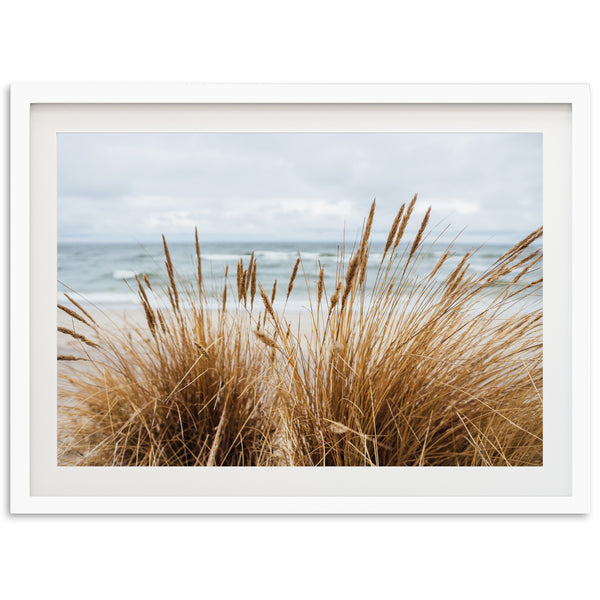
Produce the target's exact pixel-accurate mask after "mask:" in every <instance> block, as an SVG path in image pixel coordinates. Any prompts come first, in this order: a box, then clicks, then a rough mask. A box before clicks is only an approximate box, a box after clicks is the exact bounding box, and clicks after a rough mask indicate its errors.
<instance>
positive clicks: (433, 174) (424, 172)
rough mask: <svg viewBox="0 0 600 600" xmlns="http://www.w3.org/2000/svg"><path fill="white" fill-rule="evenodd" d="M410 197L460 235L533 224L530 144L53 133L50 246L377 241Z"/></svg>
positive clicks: (377, 136) (478, 138) (538, 200)
mask: <svg viewBox="0 0 600 600" xmlns="http://www.w3.org/2000/svg"><path fill="white" fill-rule="evenodd" d="M416 192H418V193H419V201H418V204H417V206H416V210H415V215H416V218H415V223H414V224H413V229H414V228H416V227H418V222H417V221H418V217H419V216H422V215H423V214H424V212H425V210H426V209H427V207H428V206H429V205H431V206H432V218H431V223H432V224H433V225H440V226H444V227H445V226H449V228H450V229H451V230H452V231H454V232H458V231H460V230H463V229H464V228H466V229H467V232H485V233H486V234H487V233H489V234H492V233H493V232H497V231H518V232H528V231H531V230H533V229H535V228H537V227H539V226H540V225H541V224H542V136H541V134H536V133H470V134H424V133H417V134H403V133H341V134H327V133H283V134H273V133H215V134H203V133H198V134H192V133H189V134H179V133H171V134H149V133H148V134H144V133H133V134H132V133H121V134H107V133H61V134H59V135H58V239H59V242H65V241H83V240H89V241H112V240H114V241H136V240H139V241H159V240H160V234H161V233H164V234H166V235H167V236H168V237H169V238H170V239H173V240H176V239H179V238H180V237H183V238H185V239H189V238H190V237H191V236H193V231H194V227H195V226H197V227H198V232H199V235H200V237H201V239H205V240H207V241H218V240H224V241H226V240H231V239H234V240H281V239H283V240H313V239H327V240H337V239H340V237H341V235H342V233H343V231H344V228H345V230H346V235H347V236H350V237H354V235H355V234H356V231H357V230H358V229H359V228H360V225H361V224H362V221H363V219H364V217H365V215H366V214H367V213H368V211H369V207H370V204H371V202H372V200H373V198H374V197H376V198H377V212H376V219H375V223H374V229H373V230H374V234H375V236H374V237H375V239H378V238H379V239H384V238H385V236H386V234H387V230H388V228H389V226H390V224H391V222H392V220H393V218H394V215H395V213H396V211H397V210H398V208H399V207H400V205H401V204H402V203H403V202H405V201H408V200H410V199H411V197H412V196H413V194H414V193H416Z"/></svg>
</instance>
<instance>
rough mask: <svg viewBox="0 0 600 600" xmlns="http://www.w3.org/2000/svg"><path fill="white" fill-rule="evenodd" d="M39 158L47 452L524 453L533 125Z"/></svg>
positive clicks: (75, 143)
mask: <svg viewBox="0 0 600 600" xmlns="http://www.w3.org/2000/svg"><path fill="white" fill-rule="evenodd" d="M57 157H58V173H57V174H58V231H57V264H58V271H57V372H58V390H57V418H58V421H57V432H58V435H57V464H58V465H59V466H105V467H106V466H119V467H122V466H155V467H157V466H161V467H162V466H196V467H207V466H212V467H227V466H235V467H242V466H247V467H252V466H262V467H277V466H283V467H290V466H294V467H296V466H297V467H344V466H352V467H358V466H364V467H378V466H382V467H391V466H398V467H408V466H415V467H430V466H433V467H435V466H438V467H439V466H454V467H457V466H460V467H482V466H483V467H486V466H487V467H491V466H501V467H507V466H509V467H518V466H541V465H543V370H542V363H543V338H542V328H543V311H542V308H543V305H542V299H543V277H542V271H543V232H542V222H543V214H542V135H541V134H538V133H59V134H58V135H57Z"/></svg>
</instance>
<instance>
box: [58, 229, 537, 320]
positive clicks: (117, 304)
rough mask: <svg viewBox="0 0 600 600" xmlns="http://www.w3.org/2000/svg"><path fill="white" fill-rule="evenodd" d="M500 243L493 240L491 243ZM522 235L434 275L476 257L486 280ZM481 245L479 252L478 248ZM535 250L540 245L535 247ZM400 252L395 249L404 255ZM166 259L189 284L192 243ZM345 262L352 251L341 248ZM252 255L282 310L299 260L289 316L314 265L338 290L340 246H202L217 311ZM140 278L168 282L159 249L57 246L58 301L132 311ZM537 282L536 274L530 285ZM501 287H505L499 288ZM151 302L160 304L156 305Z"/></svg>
mask: <svg viewBox="0 0 600 600" xmlns="http://www.w3.org/2000/svg"><path fill="white" fill-rule="evenodd" d="M496 237H498V236H496ZM518 239H519V236H514V235H513V236H510V239H509V238H508V237H506V239H505V240H504V241H487V242H486V240H473V239H471V240H469V241H468V242H466V241H460V242H455V243H454V245H453V252H452V256H451V257H450V258H449V259H448V260H447V262H446V264H445V265H444V267H443V268H442V269H441V270H440V272H439V273H438V275H437V278H438V279H440V280H441V279H443V278H444V277H445V276H447V275H448V273H449V272H450V271H451V270H452V269H453V268H454V267H455V266H456V265H457V264H458V262H459V261H460V259H461V258H462V256H463V255H464V254H465V253H466V252H467V251H473V250H476V252H475V253H474V255H473V257H471V258H470V260H469V262H470V269H471V271H472V272H473V273H476V274H481V273H484V272H485V270H486V269H488V268H489V267H490V266H491V265H492V264H493V263H494V262H495V261H496V260H497V259H498V258H499V257H500V256H501V255H502V254H503V253H505V252H506V251H507V250H508V249H509V248H510V247H511V246H512V245H513V243H514V242H515V241H517V240H518ZM482 244H483V245H482ZM538 247H539V244H538ZM402 248H403V246H401V247H400V249H402ZM446 248H447V244H446V243H441V244H435V243H433V244H431V243H430V244H427V243H426V244H425V250H426V251H425V252H424V253H423V254H422V255H421V257H420V259H419V261H418V262H417V263H416V266H415V269H416V274H417V275H425V274H427V273H429V272H430V271H431V269H432V267H433V266H434V265H435V264H436V262H437V261H438V259H439V258H440V256H441V255H442V254H443V252H444V251H445V250H446ZM169 249H170V253H171V256H172V259H173V262H174V265H175V268H176V270H177V273H178V275H179V277H180V278H183V279H189V280H191V279H192V278H193V277H194V273H195V270H196V267H195V250H194V243H193V239H192V240H191V241H190V242H189V243H183V242H170V243H169ZM346 250H347V255H348V254H349V250H351V248H350V247H347V248H346ZM383 250H384V243H383V242H380V243H377V242H374V243H373V244H372V245H371V251H370V256H369V263H368V265H369V266H368V272H367V293H368V292H369V291H370V290H371V289H372V285H373V282H374V281H375V277H376V273H377V268H378V266H379V264H380V261H381V257H382V253H383ZM253 251H254V254H255V257H256V259H257V265H258V269H257V276H258V280H259V281H260V282H261V283H262V284H263V286H264V288H265V289H266V290H269V292H270V290H271V288H272V286H273V281H274V280H275V279H277V283H278V300H277V301H276V303H275V304H276V306H278V307H281V305H282V302H283V300H284V299H285V292H286V290H287V285H288V281H289V277H290V273H291V271H292V268H293V265H294V263H295V261H296V259H297V258H298V256H300V257H301V258H302V265H303V269H302V268H301V269H300V270H299V272H298V276H297V279H296V283H295V286H294V289H293V291H292V294H291V296H290V298H289V301H288V305H287V306H288V309H289V310H301V309H302V308H303V307H307V306H308V296H307V292H306V289H307V283H308V285H310V286H311V287H312V289H313V290H314V286H315V279H316V276H317V274H318V269H319V265H323V266H324V268H325V286H326V290H327V293H328V294H331V293H332V292H333V289H334V287H335V270H336V262H337V256H338V252H339V247H338V244H337V243H334V242H314V241H313V242H298V241H294V242H245V243H244V242H208V243H205V244H201V252H202V263H203V264H202V266H203V273H204V277H205V281H207V282H208V286H209V290H210V288H212V291H213V294H212V295H214V305H215V306H217V305H218V304H219V302H220V300H218V298H220V294H221V293H222V289H223V283H224V273H225V267H226V265H229V276H228V282H229V284H230V286H231V288H232V292H231V296H230V297H231V298H233V297H234V296H235V294H236V265H237V262H238V260H239V259H240V258H242V259H243V261H244V264H245V265H247V264H248V261H249V259H250V255H251V253H252V252H253ZM136 274H137V275H138V276H141V275H143V274H145V275H146V276H147V277H148V279H149V280H150V282H151V283H152V286H153V287H156V288H160V286H161V284H163V283H165V279H166V269H165V266H164V254H163V248H162V243H151V244H143V245H142V244H139V243H75V242H69V243H59V245H58V273H57V279H58V287H57V289H58V298H57V299H58V301H59V302H63V301H64V300H65V298H64V293H65V292H67V293H71V292H73V293H76V294H77V298H78V301H79V302H83V303H86V304H93V305H97V306H99V307H102V308H106V309H112V308H117V309H135V308H137V307H138V306H139V300H138V297H137V293H136V291H135V289H136V283H135V275H136ZM537 277H540V272H539V271H538V272H537V273H536V274H535V278H537ZM499 283H500V284H502V281H500V282H499ZM155 302H159V300H158V299H155Z"/></svg>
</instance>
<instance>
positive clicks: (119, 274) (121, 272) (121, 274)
mask: <svg viewBox="0 0 600 600" xmlns="http://www.w3.org/2000/svg"><path fill="white" fill-rule="evenodd" d="M135 276H136V273H135V272H134V271H127V270H125V269H117V270H116V271H114V272H113V279H133V278H134V277H135Z"/></svg>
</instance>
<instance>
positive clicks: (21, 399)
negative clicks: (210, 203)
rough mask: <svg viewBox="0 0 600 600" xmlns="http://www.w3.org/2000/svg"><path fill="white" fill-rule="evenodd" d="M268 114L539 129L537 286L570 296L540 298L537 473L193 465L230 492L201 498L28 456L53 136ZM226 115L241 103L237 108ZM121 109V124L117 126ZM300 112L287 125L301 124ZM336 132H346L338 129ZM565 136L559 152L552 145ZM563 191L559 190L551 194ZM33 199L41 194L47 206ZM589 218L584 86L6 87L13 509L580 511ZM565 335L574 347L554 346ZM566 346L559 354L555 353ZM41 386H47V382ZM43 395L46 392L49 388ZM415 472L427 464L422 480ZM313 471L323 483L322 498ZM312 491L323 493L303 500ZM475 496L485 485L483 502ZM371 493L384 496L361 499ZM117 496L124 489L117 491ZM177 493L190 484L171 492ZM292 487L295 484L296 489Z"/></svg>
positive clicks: (45, 345)
mask: <svg viewBox="0 0 600 600" xmlns="http://www.w3.org/2000/svg"><path fill="white" fill-rule="evenodd" d="M274 105H277V106H278V107H282V114H284V113H285V114H287V113H286V110H287V112H288V113H289V110H288V109H289V108H290V107H296V109H298V111H299V112H298V114H299V113H306V112H311V111H312V112H315V113H316V112H318V111H317V109H316V107H328V108H327V111H325V112H326V113H327V114H329V115H331V114H332V111H333V113H335V111H336V110H337V111H340V108H339V107H343V108H344V110H345V111H347V109H352V110H356V111H357V115H359V116H358V117H357V118H360V113H361V110H362V111H363V112H364V111H367V110H368V111H370V113H369V114H370V115H371V116H372V117H373V118H370V120H369V122H368V124H366V125H365V127H367V128H368V129H364V130H369V131H370V130H371V128H373V127H378V128H379V129H378V130H381V131H387V130H389V129H386V127H392V125H391V124H390V123H391V122H390V121H389V120H386V119H389V116H388V115H389V114H391V113H389V112H387V111H392V112H393V111H394V110H395V109H397V112H398V114H399V115H401V116H399V117H398V118H399V121H398V122H397V123H395V124H394V125H393V127H394V129H393V130H394V131H400V130H401V131H405V130H408V129H407V128H412V129H410V130H414V131H422V130H423V127H424V126H427V127H429V128H430V129H429V130H430V131H456V130H460V131H466V130H468V131H481V130H490V129H489V128H490V127H492V129H491V130H492V131H507V130H508V131H513V130H518V131H542V132H545V133H547V136H546V137H547V139H548V146H544V227H545V231H548V228H550V231H554V232H555V233H554V235H550V241H549V247H548V250H550V252H549V253H548V252H547V247H546V243H547V241H548V237H547V236H545V241H544V252H545V254H546V259H545V265H544V270H545V277H546V271H547V270H549V272H550V273H552V270H553V269H554V268H556V269H557V271H556V278H555V284H556V285H562V286H567V288H566V291H565V293H566V294H567V296H568V300H569V301H570V308H569V310H568V311H567V313H566V314H567V316H568V317H569V318H568V319H566V320H565V312H564V311H563V312H562V313H561V312H560V306H556V305H552V302H553V301H552V298H549V299H548V302H549V304H548V305H547V304H546V289H547V288H546V287H545V298H544V316H545V322H544V344H545V346H544V351H545V358H544V369H545V373H548V374H549V377H556V381H555V384H556V385H554V386H553V387H554V388H556V389H559V388H560V387H561V386H563V387H564V386H566V387H564V390H565V393H562V392H561V395H559V397H557V398H556V399H555V400H554V401H552V399H550V400H549V405H548V413H547V414H546V405H545V407H544V410H545V413H544V428H545V432H546V431H548V436H547V435H546V433H545V436H544V438H545V441H544V466H543V467H508V468H503V467H490V468H487V467H477V468H473V469H475V471H473V469H471V468H465V467H459V468H456V469H455V468H450V467H441V468H436V467H425V468H420V467H407V468H400V467H388V468H379V469H378V470H377V471H378V474H377V475H376V476H375V475H373V470H372V469H368V468H367V469H365V468H357V469H355V468H349V467H345V468H343V469H345V471H344V475H343V476H342V475H341V474H339V473H338V471H336V470H335V468H334V470H333V471H332V470H329V471H327V472H325V473H324V472H323V468H314V469H313V468H283V467H274V468H255V469H250V470H248V469H247V468H246V471H245V472H244V473H242V472H241V471H236V470H235V469H234V470H232V468H226V469H229V471H227V472H224V471H223V470H222V469H223V468H216V467H209V468H208V469H212V471H211V473H210V476H209V475H208V474H207V471H206V470H204V471H199V472H197V473H196V475H197V477H200V479H202V478H203V477H205V479H204V485H205V488H204V489H208V488H209V487H210V486H214V488H213V489H218V490H227V489H231V490H232V491H231V492H230V493H218V494H216V495H215V494H214V493H211V492H210V490H209V491H208V492H207V493H198V488H197V487H194V486H193V485H192V486H191V487H190V485H191V484H190V483H189V482H190V477H192V476H194V472H193V471H190V470H189V469H188V470H187V471H186V470H185V468H184V469H183V470H181V469H178V468H173V467H167V468H156V469H154V468H150V467H147V468H139V469H138V468H135V467H126V468H116V467H108V468H106V469H105V468H99V467H56V465H54V466H52V465H51V464H50V463H51V460H50V461H48V459H47V456H46V455H47V452H46V455H44V452H43V449H42V450H40V449H39V448H36V447H35V445H36V444H38V446H39V444H40V443H42V444H44V443H45V441H44V440H47V441H48V444H47V445H46V446H44V448H45V449H46V450H47V448H48V447H50V445H51V442H52V440H55V439H56V419H55V418H54V420H53V419H52V415H54V416H55V410H56V409H55V404H56V403H54V406H53V407H52V406H51V402H50V400H48V398H46V401H45V403H44V402H40V389H41V386H40V380H41V379H43V378H44V377H46V376H48V377H50V375H48V373H47V369H46V370H44V367H43V365H42V364H41V363H42V362H44V360H45V358H48V353H49V352H50V350H52V351H53V350H55V337H54V338H53V337H52V332H53V331H55V323H53V322H51V323H45V322H44V321H43V319H40V316H39V315H40V314H41V313H39V312H37V310H38V309H37V308H36V306H37V304H36V303H38V302H41V301H47V303H49V304H51V305H52V306H54V304H55V295H54V297H50V296H51V291H52V285H55V279H56V277H55V274H56V270H55V266H56V263H55V258H56V256H55V255H54V256H52V252H51V251H50V250H49V249H51V248H52V243H53V241H54V248H55V235H56V231H55V229H56V227H55V220H53V215H55V210H56V186H55V185H54V188H53V186H52V183H53V181H55V178H56V163H55V152H56V150H55V149H54V154H52V148H51V145H52V139H53V138H52V136H53V135H54V136H55V133H56V132H59V131H66V130H68V131H115V124H116V123H120V125H118V130H119V131H148V130H152V131H174V130H176V131H188V130H194V131H196V130H198V129H197V127H198V122H199V121H196V120H195V117H194V107H203V108H204V109H206V108H207V107H210V108H211V110H214V111H216V112H215V114H218V113H219V111H223V110H225V108H227V110H229V109H232V111H230V114H229V118H230V121H231V124H230V125H229V126H230V127H231V128H232V130H236V131H238V130H248V131H252V130H256V129H253V127H254V128H256V127H257V126H258V125H256V122H255V123H254V124H251V123H249V122H248V118H247V116H246V117H244V114H243V110H241V109H243V107H255V108H256V107H262V108H263V109H264V110H263V111H262V113H263V114H262V117H261V119H263V120H262V121H260V120H259V122H261V123H263V125H262V127H264V123H265V119H267V121H266V122H267V123H268V119H269V108H270V107H273V106H274ZM236 107H237V108H238V109H240V110H238V112H237V113H236V111H235V108H236ZM286 107H287V108H286ZM313 109H314V110H313ZM323 110H324V109H323ZM557 111H558V112H561V114H562V116H560V117H557V120H554V117H553V116H552V115H554V114H555V113H556V114H558V112H557ZM340 112H341V111H340ZM238 113H239V114H238ZM125 114H127V115H129V117H132V118H124V115H125ZM161 114H162V115H163V117H164V115H165V114H167V115H168V116H169V118H167V119H163V120H162V121H161ZM232 114H233V115H234V117H233V118H232V119H231V115H232ZM298 114H296V116H295V117H293V118H294V119H297V122H299V123H301V122H302V118H300V117H298ZM323 114H325V113H323ZM365 114H367V113H365ZM235 115H238V116H235ZM486 115H487V116H486ZM311 118H312V117H311ZM321 118H322V116H321ZM244 119H245V120H244ZM342 121H343V120H341V121H340V123H342ZM223 122H224V121H221V123H223ZM311 122H313V123H314V122H316V121H311ZM356 122H358V121H356ZM67 123H68V125H66V124H67ZM288 123H289V121H288ZM281 126H283V125H281ZM300 126H302V125H300ZM304 126H306V125H304ZM337 126H338V127H347V125H344V124H343V123H342V124H340V125H337ZM65 127H68V129H64V128H65ZM200 127H202V126H201V125H200ZM482 128H483V129H482ZM486 128H487V129H486ZM220 130H221V129H219V131H220ZM555 133H556V135H555ZM561 136H562V137H561ZM565 136H566V137H565ZM54 139H55V138H54ZM44 140H45V141H44ZM545 140H546V138H545ZM552 140H554V142H553V141H552ZM565 140H566V142H567V146H566V147H565V144H564V143H562V142H564V141H565ZM554 146H556V148H555V147H554ZM559 146H560V152H559ZM555 151H556V152H555ZM53 161H54V162H53ZM546 161H550V162H546ZM53 169H54V170H53ZM53 177H54V180H53ZM558 190H565V192H566V193H565V194H563V195H562V197H561V195H560V194H559V193H558ZM565 196H569V197H568V198H566V197H565ZM40 199H43V200H44V203H43V206H44V207H45V208H44V209H43V210H42V209H41V208H40V207H41V206H42V204H40ZM46 210H48V211H49V212H48V213H46V212H45V211H46ZM53 211H54V212H53ZM565 211H566V212H565ZM565 215H567V216H568V220H567V219H565V218H564V217H565ZM569 221H570V225H569ZM589 223H590V97H589V88H588V86H586V85H388V84H385V85H350V84H349V85H299V84H298V85H295V84H289V85H288V84H281V85H279V84H278V85H209V84H206V85H200V84H198V85H195V84H191V85H183V84H182V85H176V84H148V85H138V84H136V85H128V84H110V85H109V84H73V85H69V84H19V85H14V86H12V87H11V224H10V227H11V229H10V232H11V280H10V290H11V291H10V298H11V346H10V347H11V430H10V431H11V441H10V448H11V493H10V497H11V512H13V513H585V512H588V511H589V506H590V419H589V415H590V376H591V371H590V277H589V276H590V225H589ZM560 235H562V236H563V238H562V239H564V240H568V242H564V244H563V247H560V239H561V238H560ZM53 236H54V237H53ZM565 246H568V248H567V247H565ZM552 250H554V251H552ZM566 250H570V252H566ZM561 255H562V256H563V257H566V259H564V260H565V262H564V264H561V265H556V266H555V264H554V263H555V262H558V261H559V259H556V260H554V258H553V257H555V256H561ZM40 257H43V260H42V259H40ZM569 257H570V260H567V259H568V258H569ZM53 259H54V262H53ZM560 260H563V259H560ZM41 261H42V262H43V264H42V262H41ZM53 281H54V284H53ZM545 286H546V284H545ZM55 289H56V288H55V287H54V290H55ZM54 312H55V311H54ZM561 323H562V325H561ZM565 323H566V325H565ZM41 324H42V325H41ZM561 327H562V328H561ZM565 327H566V328H565ZM565 335H568V336H570V339H565ZM547 340H550V341H551V342H552V343H551V345H550V346H548V354H549V359H548V360H549V361H550V360H552V361H554V362H549V363H548V365H547V364H546V350H547V347H546V343H547ZM561 340H562V342H563V344H564V347H562V348H559V347H558V346H560V343H561ZM548 343H550V342H548ZM553 349H555V350H556V352H553V351H552V350H553ZM50 354H52V353H51V352H50ZM54 354H55V353H54ZM552 357H554V358H552ZM54 360H55V356H52V361H54ZM48 364H50V363H48ZM563 374H564V375H565V376H564V377H563ZM54 377H55V375H54ZM40 378H41V379H40ZM568 380H570V385H569V384H568ZM44 381H45V382H46V383H47V382H48V381H54V382H55V379H54V380H52V379H51V378H50V379H45V380H44ZM46 388H47V389H49V388H51V386H48V385H46ZM55 389H56V387H55V386H54V390H55ZM567 395H568V396H569V397H566V396H567ZM545 401H546V399H545ZM553 407H555V408H553ZM53 410H54V412H52V411H53ZM546 419H548V421H547V420H546ZM547 425H548V428H547V427H546V426H547ZM53 435H54V437H52V436H53ZM40 440H42V441H41V442H40ZM54 447H56V446H55V445H54ZM54 462H55V461H54ZM128 469H129V470H128ZM131 469H134V471H135V472H136V473H138V472H139V474H140V477H139V480H138V475H137V474H136V475H133V476H132V471H131ZM140 469H141V471H140ZM144 469H145V470H144ZM241 469H244V468H241ZM272 469H276V470H277V473H276V474H275V473H274V472H273V470H272ZM319 469H320V472H319ZM406 469H410V470H412V471H407V470H406ZM422 469H427V470H428V471H427V473H426V474H423V475H422V476H421V475H419V473H420V472H422ZM457 469H458V470H457ZM515 469H516V470H515ZM249 473H250V474H249ZM205 474H206V475H205ZM220 474H222V475H220ZM220 477H222V480H221V479H219V478H220ZM236 477H237V478H239V480H241V479H242V478H243V479H244V485H243V486H242V487H241V488H240V489H236V486H235V482H236ZM324 478H326V479H327V480H328V481H329V487H327V489H326V490H325V488H324V487H323V485H324V483H323V481H324ZM373 478H375V479H373ZM386 478H389V479H390V480H391V479H394V480H395V481H396V482H397V481H400V480H402V481H404V489H405V491H404V492H402V493H398V491H397V490H398V488H397V487H393V486H391V485H390V486H388V485H387V483H386V481H385V480H386ZM398 478H400V480H399V479H398ZM134 480H135V481H134ZM184 480H187V482H186V481H184ZM69 481H70V482H71V483H69ZM73 482H75V483H73ZM132 482H133V483H132ZM538 482H539V483H538ZM111 486H113V487H111ZM178 486H179V487H178ZM186 486H187V487H186ZM311 486H315V487H314V489H320V490H321V491H320V492H319V493H318V494H311V493H310V490H311V489H313V488H311ZM319 486H321V487H320V488H319ZM336 486H337V487H336ZM353 486H354V487H353ZM361 486H362V487H361ZM378 486H379V487H378ZM386 486H387V487H386ZM484 488H485V489H488V490H491V492H490V493H486V492H485V489H484ZM286 489H289V490H291V491H290V493H286V492H285V490H286ZM371 489H381V490H387V491H385V492H382V493H375V494H370V493H369V492H368V490H371ZM98 490H103V491H102V492H99V491H98ZM111 490H113V491H111ZM114 490H120V492H119V493H113V492H114ZM173 490H175V492H173ZM177 490H187V491H186V492H185V493H178V492H177ZM249 490H250V491H251V493H249ZM265 490H266V493H265ZM299 490H303V491H302V493H300V492H299ZM306 490H308V493H307V492H306ZM323 490H325V491H323ZM338 490H339V491H338ZM352 490H354V491H352ZM361 490H362V491H361ZM415 490H416V491H415Z"/></svg>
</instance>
